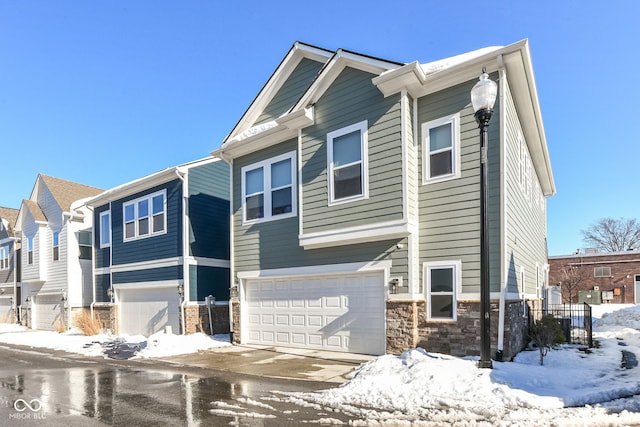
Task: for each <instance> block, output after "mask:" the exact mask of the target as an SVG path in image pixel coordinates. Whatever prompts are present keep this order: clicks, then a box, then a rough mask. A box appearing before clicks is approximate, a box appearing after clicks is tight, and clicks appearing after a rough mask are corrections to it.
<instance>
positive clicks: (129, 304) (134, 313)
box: [119, 288, 180, 336]
mask: <svg viewBox="0 0 640 427" xmlns="http://www.w3.org/2000/svg"><path fill="white" fill-rule="evenodd" d="M119 299H120V316H119V317H120V333H124V334H129V335H144V336H149V335H152V334H154V333H156V332H159V331H161V330H164V329H165V328H166V327H167V326H170V327H171V329H172V330H173V331H174V332H177V331H179V328H180V325H179V318H180V296H179V295H178V293H177V292H176V291H175V289H174V288H154V289H122V290H120V292H119Z"/></svg>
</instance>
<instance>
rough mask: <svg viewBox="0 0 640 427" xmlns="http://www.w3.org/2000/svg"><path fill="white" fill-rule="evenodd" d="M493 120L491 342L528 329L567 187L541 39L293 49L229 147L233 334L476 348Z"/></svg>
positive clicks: (463, 350)
mask: <svg viewBox="0 0 640 427" xmlns="http://www.w3.org/2000/svg"><path fill="white" fill-rule="evenodd" d="M483 67H486V68H487V70H488V72H489V73H490V74H491V77H492V79H493V80H494V81H497V82H498V91H499V94H498V100H497V103H496V106H495V113H494V117H493V119H492V120H491V125H490V127H489V142H488V144H489V153H488V156H489V186H490V188H489V191H490V200H489V215H490V238H491V242H490V257H491V298H492V313H491V321H492V329H491V336H492V341H493V349H494V350H496V351H498V352H499V354H500V355H503V357H505V358H510V357H512V356H513V355H514V354H516V353H517V352H518V351H519V350H520V349H521V348H522V346H523V345H524V343H525V340H526V328H527V317H526V316H524V314H525V312H524V310H526V309H527V304H526V302H527V301H529V303H530V304H537V303H538V302H539V301H540V296H541V294H542V288H543V287H544V285H545V280H546V276H545V271H546V270H545V266H546V263H547V248H546V200H545V197H547V196H550V195H552V194H554V193H555V184H554V180H553V174H552V170H551V165H550V160H549V154H548V150H547V144H546V138H545V133H544V127H543V123H542V117H541V113H540V107H539V103H538V99H537V92H536V86H535V79H534V75H533V69H532V65H531V58H530V53H529V46H528V42H527V41H526V40H525V41H521V42H518V43H515V44H512V45H510V46H506V47H492V48H486V49H481V50H477V51H474V52H470V53H467V54H463V55H459V56H455V57H452V58H447V59H443V60H440V61H436V62H431V63H426V64H420V63H418V62H411V63H409V64H404V63H398V62H392V61H387V60H384V59H378V58H374V57H371V56H368V55H362V54H359V53H355V52H351V51H347V50H342V49H339V50H337V51H330V50H325V49H321V48H317V47H314V46H310V45H307V44H303V43H295V44H294V46H293V47H292V48H291V50H290V51H289V53H288V54H287V55H286V57H285V58H284V59H283V61H282V62H281V63H280V65H279V66H278V68H277V69H276V70H275V72H274V73H273V74H272V75H271V77H270V78H269V80H268V81H267V83H266V84H265V86H264V87H263V88H262V90H261V91H260V92H259V93H258V95H257V97H256V98H255V100H254V101H253V102H252V104H251V105H250V107H249V108H248V110H247V111H246V112H245V113H244V115H243V116H242V117H241V118H240V120H239V122H238V123H237V124H236V126H235V127H234V128H233V129H232V131H231V132H230V134H229V135H228V137H227V138H226V139H225V140H224V141H223V144H222V146H221V147H220V148H219V149H218V150H216V151H214V152H213V154H214V155H215V156H218V157H221V158H223V159H225V160H226V161H228V162H229V163H230V164H231V165H232V189H233V192H232V213H233V227H232V248H233V251H232V257H231V259H232V277H233V288H232V297H233V298H232V308H233V317H232V321H233V325H232V327H233V332H234V336H233V339H234V341H235V342H237V343H238V342H239V343H251V344H264V345H279V346H290V347H301V348H311V349H327V350H335V351H342V352H353V353H367V354H384V353H397V352H401V351H403V350H405V349H407V348H413V347H416V346H420V347H424V348H426V349H427V350H429V351H436V352H443V353H449V354H454V355H470V354H478V353H479V348H480V339H479V336H480V333H479V321H478V318H479V312H480V307H479V306H480V304H479V294H480V292H479V280H480V279H479V278H480V269H479V266H480V253H479V251H480V233H479V230H480V221H479V214H480V204H479V182H480V177H479V165H480V153H479V151H480V150H479V145H480V142H479V131H478V126H477V124H476V122H475V120H474V111H473V109H472V106H471V103H470V91H471V88H472V87H473V85H474V84H475V83H476V82H477V80H478V77H479V75H480V74H481V72H482V68H483Z"/></svg>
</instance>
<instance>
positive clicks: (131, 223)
mask: <svg viewBox="0 0 640 427" xmlns="http://www.w3.org/2000/svg"><path fill="white" fill-rule="evenodd" d="M166 198H167V197H166V190H162V191H158V192H156V193H153V194H149V195H147V196H144V197H139V198H137V199H135V200H132V201H130V202H127V203H124V204H123V205H122V211H123V218H124V221H123V223H124V240H125V241H128V240H136V239H142V238H146V237H151V236H156V235H159V234H165V233H166V230H167V224H166V219H167V214H166V212H167V204H166Z"/></svg>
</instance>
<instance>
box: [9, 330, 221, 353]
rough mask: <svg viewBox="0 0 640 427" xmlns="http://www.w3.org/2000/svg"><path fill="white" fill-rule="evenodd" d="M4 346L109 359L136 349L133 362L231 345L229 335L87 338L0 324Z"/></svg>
mask: <svg viewBox="0 0 640 427" xmlns="http://www.w3.org/2000/svg"><path fill="white" fill-rule="evenodd" d="M0 343H7V344H17V345H25V346H31V347H42V348H49V349H53V350H62V351H67V352H69V353H78V354H83V355H85V356H106V351H108V350H110V349H113V347H114V346H116V345H121V346H123V345H124V346H129V347H130V348H135V349H136V351H135V354H134V355H133V358H149V357H168V356H175V355H177V354H185V353H195V352H197V351H200V350H207V349H210V348H213V347H222V346H229V345H231V344H230V343H229V335H214V336H213V337H210V336H208V335H205V334H202V333H198V334H192V335H173V334H165V333H164V332H158V333H156V334H154V335H151V336H150V337H149V338H145V337H144V336H142V335H137V336H128V335H120V336H114V335H108V334H101V335H93V336H86V335H83V334H82V332H80V331H79V330H76V329H71V330H69V331H67V332H64V333H58V332H52V331H33V330H29V329H27V328H26V327H24V326H19V325H12V324H7V323H0ZM116 358H118V357H116Z"/></svg>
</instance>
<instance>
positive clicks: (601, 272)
mask: <svg viewBox="0 0 640 427" xmlns="http://www.w3.org/2000/svg"><path fill="white" fill-rule="evenodd" d="M593 277H611V267H594V268H593Z"/></svg>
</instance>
